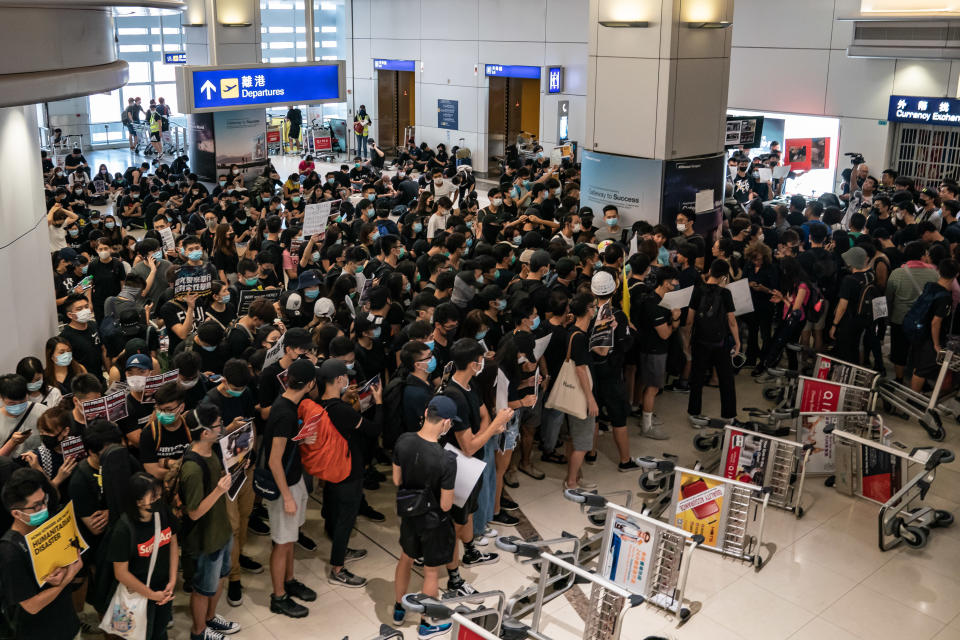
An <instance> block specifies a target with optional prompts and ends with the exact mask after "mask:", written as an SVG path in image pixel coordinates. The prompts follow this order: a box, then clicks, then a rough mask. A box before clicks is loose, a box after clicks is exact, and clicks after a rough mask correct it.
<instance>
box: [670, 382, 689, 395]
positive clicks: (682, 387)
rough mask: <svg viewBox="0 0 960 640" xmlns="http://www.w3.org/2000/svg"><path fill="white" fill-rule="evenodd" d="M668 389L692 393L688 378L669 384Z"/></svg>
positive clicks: (675, 391)
mask: <svg viewBox="0 0 960 640" xmlns="http://www.w3.org/2000/svg"><path fill="white" fill-rule="evenodd" d="M667 390H668V391H673V392H674V393H690V382H689V381H687V380H677V381H676V382H674V383H673V384H672V385H670V386H668V387H667Z"/></svg>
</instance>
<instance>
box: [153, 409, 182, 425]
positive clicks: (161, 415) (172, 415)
mask: <svg viewBox="0 0 960 640" xmlns="http://www.w3.org/2000/svg"><path fill="white" fill-rule="evenodd" d="M176 421H177V412H176V411H157V422H159V423H160V424H162V425H164V426H170V425H171V424H173V423H174V422H176Z"/></svg>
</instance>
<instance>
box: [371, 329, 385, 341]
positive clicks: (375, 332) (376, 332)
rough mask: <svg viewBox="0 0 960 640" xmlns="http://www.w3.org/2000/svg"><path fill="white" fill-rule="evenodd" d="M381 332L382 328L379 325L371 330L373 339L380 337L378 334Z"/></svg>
mask: <svg viewBox="0 0 960 640" xmlns="http://www.w3.org/2000/svg"><path fill="white" fill-rule="evenodd" d="M382 333H383V329H381V328H380V327H376V328H375V329H374V330H373V339H374V340H377V339H379V338H380V335H381V334H382Z"/></svg>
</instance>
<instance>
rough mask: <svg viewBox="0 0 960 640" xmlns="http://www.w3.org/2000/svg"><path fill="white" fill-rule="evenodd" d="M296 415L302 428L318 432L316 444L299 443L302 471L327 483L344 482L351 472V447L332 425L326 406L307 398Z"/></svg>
mask: <svg viewBox="0 0 960 640" xmlns="http://www.w3.org/2000/svg"><path fill="white" fill-rule="evenodd" d="M297 415H298V416H299V417H300V420H302V421H303V428H304V429H309V430H312V431H313V432H314V433H316V435H317V438H316V440H315V441H314V443H313V444H311V445H308V444H301V445H300V460H301V462H302V463H303V470H304V471H306V472H307V473H309V474H310V475H311V476H314V477H316V478H320V479H321V480H326V481H327V482H342V481H343V480H344V479H346V477H347V476H349V475H350V447H349V446H348V445H347V441H346V439H345V438H344V437H343V436H342V435H340V432H339V431H337V428H336V427H335V426H333V422H332V421H331V420H330V415H329V414H328V413H327V411H326V409H324V408H323V407H322V406H320V405H319V404H317V403H316V402H314V401H313V400H310V399H309V398H305V399H304V400H303V401H302V402H301V403H300V407H299V409H298V410H297ZM308 433H309V431H308Z"/></svg>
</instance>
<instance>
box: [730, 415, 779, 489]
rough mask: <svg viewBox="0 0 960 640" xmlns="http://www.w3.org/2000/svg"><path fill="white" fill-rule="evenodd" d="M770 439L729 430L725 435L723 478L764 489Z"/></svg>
mask: <svg viewBox="0 0 960 640" xmlns="http://www.w3.org/2000/svg"><path fill="white" fill-rule="evenodd" d="M770 444H771V441H770V439H769V438H763V437H760V436H758V435H757V434H755V433H749V432H745V431H734V430H732V429H728V430H727V432H726V434H725V435H724V442H723V452H724V463H723V477H724V478H729V479H730V480H737V481H739V482H745V483H746V484H752V485H756V486H758V487H762V486H763V484H764V478H765V477H766V473H767V462H768V461H769V459H770Z"/></svg>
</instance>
